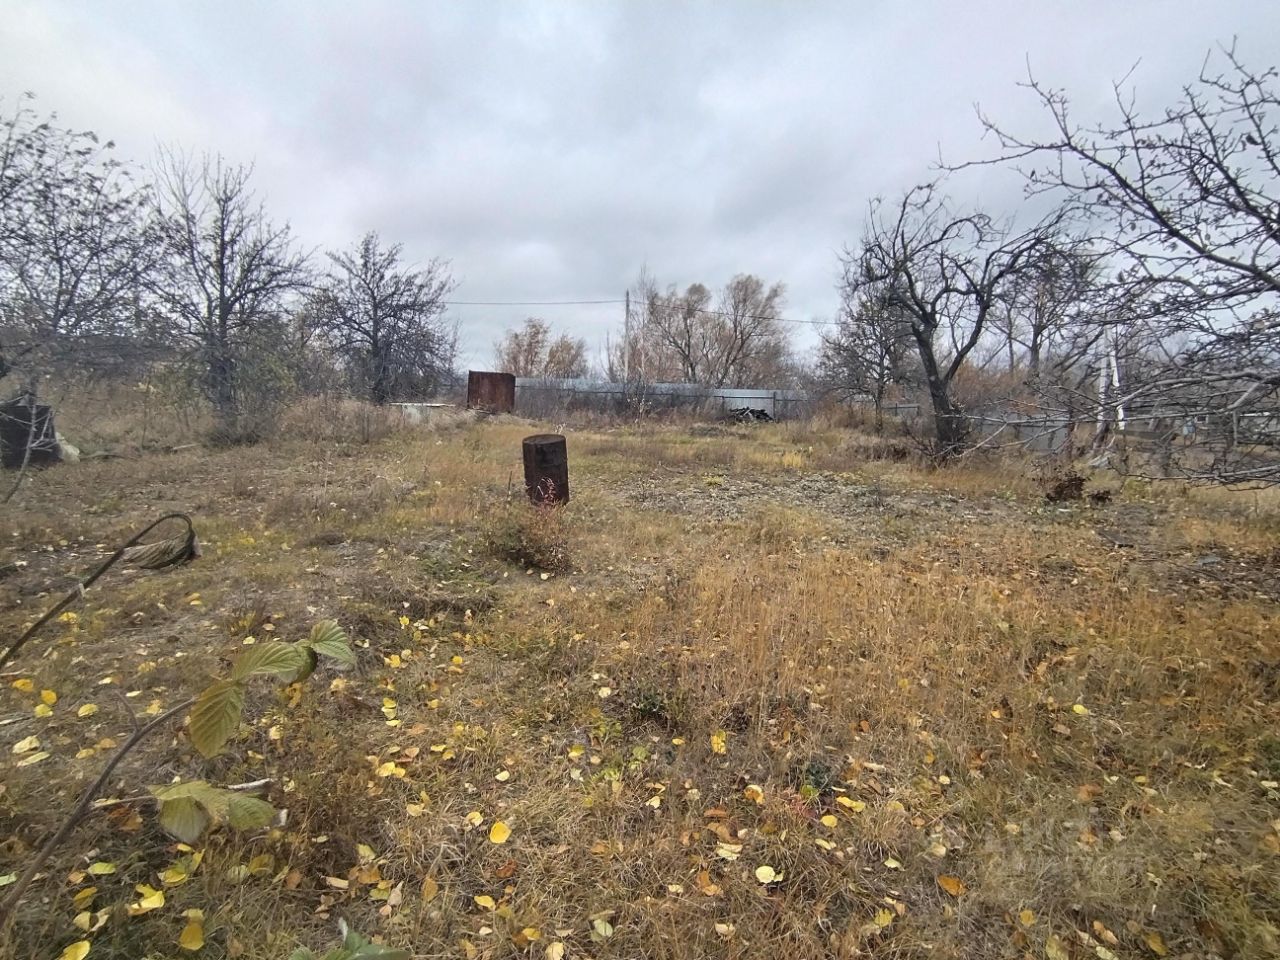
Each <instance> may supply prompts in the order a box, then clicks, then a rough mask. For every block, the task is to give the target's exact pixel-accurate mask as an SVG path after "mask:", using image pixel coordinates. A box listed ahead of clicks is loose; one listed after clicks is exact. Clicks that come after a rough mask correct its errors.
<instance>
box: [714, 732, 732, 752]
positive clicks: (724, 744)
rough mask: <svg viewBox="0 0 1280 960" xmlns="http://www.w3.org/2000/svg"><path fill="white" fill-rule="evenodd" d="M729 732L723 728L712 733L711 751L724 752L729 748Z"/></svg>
mask: <svg viewBox="0 0 1280 960" xmlns="http://www.w3.org/2000/svg"><path fill="white" fill-rule="evenodd" d="M728 744H729V734H727V733H726V732H725V731H723V730H717V731H716V732H715V733H713V734H711V752H712V753H724V752H725V751H726V750H727V749H728Z"/></svg>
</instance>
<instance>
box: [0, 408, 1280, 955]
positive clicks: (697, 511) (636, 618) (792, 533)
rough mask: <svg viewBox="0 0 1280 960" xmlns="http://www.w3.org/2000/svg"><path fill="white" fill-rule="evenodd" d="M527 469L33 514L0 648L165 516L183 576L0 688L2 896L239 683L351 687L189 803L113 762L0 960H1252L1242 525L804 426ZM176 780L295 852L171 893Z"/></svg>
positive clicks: (1264, 812) (55, 500) (1272, 736)
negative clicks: (192, 555) (235, 810)
mask: <svg viewBox="0 0 1280 960" xmlns="http://www.w3.org/2000/svg"><path fill="white" fill-rule="evenodd" d="M545 428H546V425H538V424H530V423H525V422H520V421H513V420H504V419H501V418H497V419H491V420H487V421H483V422H478V423H477V422H470V421H458V422H454V423H449V424H446V425H441V426H438V427H436V428H421V429H419V430H418V431H416V432H413V433H404V432H401V433H397V434H395V435H393V436H388V437H383V438H381V439H378V440H376V441H375V442H372V443H368V444H361V443H354V442H342V441H324V440H321V439H308V440H291V441H287V442H285V443H283V444H281V445H280V446H279V447H277V448H274V449H271V448H267V447H257V448H249V449H238V450H230V451H220V452H205V451H201V450H197V449H188V450H182V451H180V452H177V453H173V454H167V455H162V454H154V455H147V456H143V457H140V458H137V459H124V460H109V461H100V462H86V463H81V464H76V465H68V466H64V467H60V468H56V469H52V470H49V471H46V472H44V473H42V474H40V475H39V476H38V477H36V479H35V480H34V482H33V484H32V486H31V487H30V488H29V489H27V490H24V492H23V493H22V495H21V498H20V500H19V501H17V502H16V503H15V504H12V505H10V506H9V507H7V508H5V510H6V512H5V513H4V514H3V515H2V516H3V525H4V527H5V528H6V529H3V531H0V532H2V533H3V539H2V540H0V544H2V546H3V550H2V551H0V563H6V562H13V561H21V564H22V565H19V566H17V567H11V568H8V570H7V575H6V576H5V578H4V579H3V580H0V627H2V628H3V630H4V633H5V634H6V635H7V636H9V637H12V636H15V635H16V633H17V632H18V631H19V630H20V629H21V628H22V627H23V626H24V625H25V624H27V623H29V622H30V621H31V620H32V619H34V617H35V616H36V615H38V613H40V612H42V611H43V610H44V609H45V608H46V607H47V606H48V605H49V604H50V603H52V601H53V600H54V599H56V597H57V596H58V593H59V591H60V590H65V589H66V588H67V587H68V585H70V584H71V583H72V582H73V581H72V580H71V579H70V578H71V577H74V576H79V575H82V574H83V573H84V572H86V571H87V570H88V569H89V568H91V566H92V565H93V564H95V563H96V562H97V561H98V560H100V558H101V557H103V556H104V555H105V554H106V553H108V552H109V551H110V550H111V549H112V548H113V547H114V545H115V544H117V543H119V542H120V541H122V540H123V539H125V538H126V537H127V536H128V535H129V534H130V533H131V532H132V530H134V529H135V528H137V527H139V526H141V525H142V524H143V523H145V522H147V521H148V520H149V519H151V518H152V517H154V516H156V515H158V514H160V513H162V512H165V511H169V510H183V511H187V512H189V513H190V514H191V515H192V516H193V517H194V519H195V521H196V525H197V529H198V531H199V534H200V537H201V541H202V544H203V547H204V555H203V557H202V558H201V559H200V560H199V561H197V562H196V563H193V564H191V565H189V566H185V567H181V568H176V569H171V570H166V571H160V572H139V571H123V570H115V571H112V572H111V573H109V574H108V575H107V576H106V577H105V578H104V580H103V581H101V583H100V584H99V585H98V586H95V587H94V588H93V589H92V590H91V591H89V593H88V594H87V596H86V597H85V599H84V601H83V602H82V603H80V604H78V605H77V606H75V607H73V608H72V609H73V611H74V615H69V616H64V617H63V618H61V619H60V620H59V621H58V622H56V623H55V624H54V625H52V627H51V629H50V631H49V632H48V633H47V634H46V635H45V637H44V638H43V639H40V640H38V641H35V642H33V644H32V646H31V647H30V648H28V650H27V651H25V652H24V653H23V655H22V656H20V657H19V659H18V661H17V662H16V663H15V664H14V665H13V668H12V669H11V671H10V672H9V673H8V674H6V676H5V677H4V678H3V687H0V703H2V704H3V707H4V711H3V712H4V718H5V724H4V726H3V728H2V729H3V745H4V750H3V760H2V761H0V762H2V763H3V764H4V768H5V769H4V775H3V781H4V782H3V788H2V791H3V792H0V838H3V843H2V844H0V873H8V872H11V871H15V870H18V869H20V868H21V865H22V864H23V863H24V861H25V860H26V858H28V857H29V856H30V852H31V849H32V847H33V846H35V845H37V844H38V842H39V841H40V840H41V839H42V838H43V837H44V836H46V835H47V834H48V832H49V831H51V830H52V829H53V828H54V827H55V826H56V824H57V822H58V820H59V817H60V815H61V814H62V813H65V812H66V811H67V810H68V809H69V808H70V807H71V805H72V804H73V803H74V800H75V797H76V794H77V793H78V791H79V790H80V789H81V788H82V786H83V785H84V783H86V782H87V781H88V780H89V779H92V778H93V777H95V776H96V775H97V774H98V772H99V771H100V770H101V768H102V765H103V763H104V762H105V760H106V758H107V757H108V756H109V755H110V752H111V749H112V747H111V745H112V743H119V742H121V741H122V740H123V739H124V738H125V737H127V736H128V734H129V732H130V730H131V725H132V721H131V718H130V715H131V714H137V715H138V716H141V717H143V718H144V719H145V718H149V717H150V716H154V715H156V714H157V713H159V712H161V711H163V710H164V709H165V708H166V706H168V705H172V704H174V703H176V702H178V701H179V700H181V699H182V698H183V697H186V696H189V695H191V694H192V693H195V692H196V691H198V690H199V689H200V688H201V687H202V686H203V685H204V683H206V682H207V681H208V679H209V678H211V677H212V676H214V675H215V674H218V673H221V672H222V671H224V670H225V665H226V663H227V662H228V660H229V658H230V657H231V656H233V655H234V654H235V653H236V652H238V651H240V650H242V649H243V648H244V647H245V645H247V644H251V643H253V642H260V641H262V640H263V639H264V638H268V637H283V638H285V639H293V638H297V637H299V636H303V635H305V634H306V632H307V630H308V629H309V628H310V625H311V624H312V623H313V622H315V621H316V620H319V619H322V618H326V617H332V618H334V619H336V620H337V621H339V623H341V624H342V625H343V626H344V627H345V628H346V630H347V631H348V632H349V634H350V635H351V637H352V639H353V641H354V642H355V643H356V644H357V646H358V661H359V663H358V667H357V668H356V669H354V670H348V669H345V668H342V669H335V668H333V667H332V666H322V668H321V669H320V670H319V671H318V672H317V674H316V675H315V676H314V677H312V678H311V680H310V681H309V682H308V683H306V684H302V685H299V686H296V687H288V688H276V687H273V686H272V685H271V684H270V683H265V684H262V685H260V686H258V687H255V692H254V693H253V694H252V695H251V697H250V700H249V703H248V705H247V709H246V714H245V717H246V723H245V724H244V726H243V727H242V728H241V730H240V732H239V733H238V734H237V736H236V737H235V738H234V739H233V741H232V743H231V744H230V747H229V749H228V751H227V752H226V753H225V754H224V755H222V756H220V757H218V758H216V759H214V760H211V761H206V760H203V759H201V758H200V757H199V755H198V754H196V753H195V751H194V750H193V749H192V748H191V746H190V745H189V743H188V741H187V739H186V736H185V734H184V733H183V731H182V730H181V729H180V728H179V727H178V726H177V725H175V726H174V727H173V728H172V731H171V732H165V733H164V734H162V735H160V736H158V737H156V738H155V739H154V740H153V741H151V742H150V743H149V744H148V745H146V746H145V747H143V748H142V749H140V750H139V751H138V752H137V753H135V754H134V755H133V756H132V757H131V758H130V759H129V760H128V761H127V762H126V764H125V765H124V766H122V767H121V769H120V771H119V775H118V776H117V777H116V778H115V779H113V781H112V783H111V786H110V789H109V791H108V793H109V797H110V798H112V799H115V800H120V801H124V802H119V803H113V804H111V805H109V806H107V807H106V808H105V809H103V810H102V811H101V812H100V813H98V814H97V815H95V816H94V817H93V818H92V819H91V820H90V821H88V822H87V823H86V824H85V825H83V826H82V827H81V828H80V829H79V830H78V831H77V832H76V833H75V835H74V836H73V838H72V840H71V841H70V843H69V844H68V845H67V846H66V847H64V848H63V850H62V851H61V852H60V854H59V855H58V857H57V858H56V861H55V863H54V864H53V865H52V867H51V868H50V870H49V871H48V872H47V876H45V877H44V878H43V879H41V880H40V881H39V882H38V883H37V884H36V885H35V886H34V887H33V888H32V890H31V892H30V894H29V895H28V897H27V898H26V902H25V904H24V905H23V907H22V909H21V911H20V913H19V915H18V920H17V922H16V924H15V925H14V926H13V928H12V930H11V934H10V938H9V942H8V944H7V946H6V947H4V948H3V949H0V956H4V957H9V958H46V957H48V958H56V957H58V956H59V955H60V954H61V953H62V951H63V949H64V948H65V947H66V946H67V945H69V944H73V943H77V942H79V941H82V940H88V941H89V942H90V943H91V952H90V954H89V956H90V958H91V960H101V958H107V957H120V958H140V957H153V958H161V957H166V958H167V957H178V956H201V957H208V958H211V960H212V958H222V957H242V958H246V960H259V958H262V960H266V958H273V960H274V958H279V960H283V958H285V957H287V956H288V954H289V953H290V951H291V950H292V949H293V948H294V947H296V946H298V945H300V944H302V945H308V946H311V947H317V948H318V947H323V946H326V945H329V944H332V943H333V942H334V941H335V939H336V921H337V919H338V918H339V917H341V918H344V919H345V920H346V921H347V922H349V923H350V924H351V925H352V927H353V928H355V929H358V930H360V931H362V932H364V933H365V934H367V935H370V936H373V937H376V938H377V939H379V940H381V941H384V942H386V943H388V944H391V945H396V946H400V947H404V948H406V949H409V950H412V951H413V953H414V955H415V956H418V957H485V958H499V957H529V956H531V957H537V958H543V957H549V958H555V957H557V956H563V957H568V958H587V957H594V958H611V957H612V958H641V957H643V958H672V960H674V958H695V957H706V956H717V957H743V958H748V957H749V958H773V957H797V958H820V957H839V958H845V957H858V956H876V957H912V958H915V957H934V958H946V957H1024V956H1032V957H1048V958H1050V960H1061V958H1082V957H1095V956H1096V957H1101V958H1103V960H1106V958H1109V957H1163V956H1170V957H1208V956H1215V955H1216V956H1221V957H1264V956H1275V955H1277V954H1278V953H1280V786H1278V785H1277V781H1280V629H1278V628H1280V617H1278V613H1280V607H1278V606H1277V598H1278V597H1280V498H1277V497H1276V495H1275V494H1274V492H1272V493H1267V492H1262V493H1246V492H1237V493H1231V492H1225V491H1197V490H1190V489H1187V488H1183V487H1181V486H1178V485H1174V484H1168V485H1159V486H1152V485H1150V484H1139V483H1135V482H1133V481H1130V482H1128V483H1121V481H1120V480H1119V479H1115V478H1111V479H1108V478H1099V479H1097V480H1096V481H1095V482H1094V484H1093V486H1095V487H1105V488H1107V489H1110V490H1112V491H1113V492H1114V496H1113V497H1112V499H1111V500H1110V502H1108V503H1105V504H1094V503H1090V502H1088V501H1081V502H1074V503H1063V504H1050V503H1047V502H1046V501H1045V499H1044V497H1043V492H1042V487H1041V485H1040V484H1038V483H1037V482H1035V481H1034V480H1033V479H1031V478H1029V476H1028V474H1027V471H1026V468H1025V466H1024V465H1020V464H1016V463H1014V464H996V463H988V464H979V465H969V466H961V467H957V468H954V469H951V470H946V471H935V470H931V469H927V468H925V467H923V466H919V465H915V464H913V462H912V460H911V459H910V458H907V459H905V460H901V459H894V457H895V456H900V451H898V450H897V448H895V447H894V445H893V444H892V443H889V442H886V441H882V440H877V439H875V438H872V437H869V436H866V435H863V434H860V433H857V432H856V431H850V430H845V429H838V428H836V427H834V426H831V425H826V424H822V423H818V424H808V425H767V426H764V425H762V426H759V427H755V428H750V429H748V428H725V427H713V426H701V427H699V426H692V427H674V426H672V427H647V428H642V427H620V428H614V429H605V428H600V429H594V430H582V431H575V430H572V429H570V430H569V431H567V433H568V438H569V450H570V465H571V476H572V483H573V494H574V497H573V501H572V502H571V503H570V505H569V506H568V507H567V508H565V509H564V510H563V511H560V512H549V513H548V512H537V511H533V510H531V509H530V508H528V507H526V506H525V505H523V504H522V502H521V497H520V496H519V490H518V488H519V486H520V477H519V469H520V467H519V457H520V439H521V437H522V436H524V435H527V434H529V433H535V432H541V431H542V430H543V429H545ZM513 490H515V491H516V495H513V494H512V491H513ZM42 691H48V693H44V694H42ZM54 696H56V700H54V701H53V702H52V703H49V702H47V701H50V700H52V699H53V697H54ZM42 707H43V708H42ZM32 737H34V738H36V740H37V741H38V746H36V745H32V744H31V741H30V739H29V738H32ZM24 741H25V743H24ZM15 747H19V748H22V749H20V750H18V752H14V749H15ZM41 753H47V754H48V755H47V757H43V758H40V759H38V760H36V761H31V760H30V758H31V757H33V756H38V755H39V754H41ZM175 777H182V778H205V779H207V780H209V781H211V782H215V783H222V784H239V783H244V782H248V781H255V780H261V779H268V780H270V784H269V785H268V787H267V794H266V796H267V798H268V799H270V800H271V802H272V803H274V804H275V805H276V806H277V807H279V808H281V809H284V810H287V820H286V821H285V823H284V825H283V826H280V827H277V828H275V829H271V830H264V831H260V832H258V833H250V834H236V833H232V832H229V831H227V830H215V831H214V832H212V833H210V834H208V835H207V837H206V838H205V839H204V840H202V841H201V842H200V843H199V844H198V845H196V849H195V850H190V849H188V850H182V849H180V848H179V847H178V846H177V845H176V844H175V842H174V841H173V840H171V839H170V838H169V837H167V836H166V835H165V834H164V833H163V832H162V831H161V830H160V829H159V827H158V825H157V824H156V821H155V818H154V816H153V811H152V809H151V806H150V804H149V803H148V802H147V801H146V800H145V799H142V798H144V797H145V796H146V786H147V785H148V784H159V783H164V782H167V781H169V780H171V779H173V778H175ZM495 824H501V825H502V826H500V827H497V828H495ZM504 828H509V831H510V833H509V837H506V838H505V840H504V841H503V842H500V843H499V842H495V841H497V840H499V839H502V838H503V836H504V833H505V830H504ZM92 864H105V865H107V866H105V867H104V866H99V867H97V868H95V869H96V870H98V871H103V870H106V869H108V868H109V869H110V870H111V872H105V873H104V872H98V873H91V872H89V868H90V865H92ZM138 885H148V886H149V887H151V888H152V889H154V890H159V891H162V892H163V905H162V906H158V907H155V908H154V909H142V907H143V906H145V904H143V901H144V900H146V899H147V898H148V897H151V899H150V901H149V902H150V903H151V904H153V905H154V903H155V902H156V898H155V897H154V895H151V894H148V893H146V891H142V892H140V891H139V890H138V889H137V887H138ZM86 891H92V892H88V893H86ZM131 904H135V905H136V906H134V907H133V908H132V909H131V908H130V905H131ZM195 910H199V911H201V916H202V921H201V923H200V925H201V926H202V930H203V946H202V947H201V948H200V949H199V950H198V951H188V950H186V949H185V948H184V947H183V946H180V944H179V940H180V938H181V936H182V934H183V931H184V929H185V928H186V927H187V926H188V925H189V924H190V923H191V921H192V918H193V916H194V915H192V914H189V913H188V912H189V911H195ZM77 922H78V923H79V925H77ZM86 926H87V927H88V928H89V930H88V931H86V930H84V929H83V928H84V927H86Z"/></svg>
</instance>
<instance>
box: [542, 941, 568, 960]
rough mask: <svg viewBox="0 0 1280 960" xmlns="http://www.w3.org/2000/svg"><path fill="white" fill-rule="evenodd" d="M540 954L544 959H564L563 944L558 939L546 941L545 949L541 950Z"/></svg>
mask: <svg viewBox="0 0 1280 960" xmlns="http://www.w3.org/2000/svg"><path fill="white" fill-rule="evenodd" d="M542 955H543V957H545V958H546V960H564V944H563V943H561V942H560V941H559V940H556V941H555V942H554V943H548V944H547V949H546V950H545V951H543V954H542Z"/></svg>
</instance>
